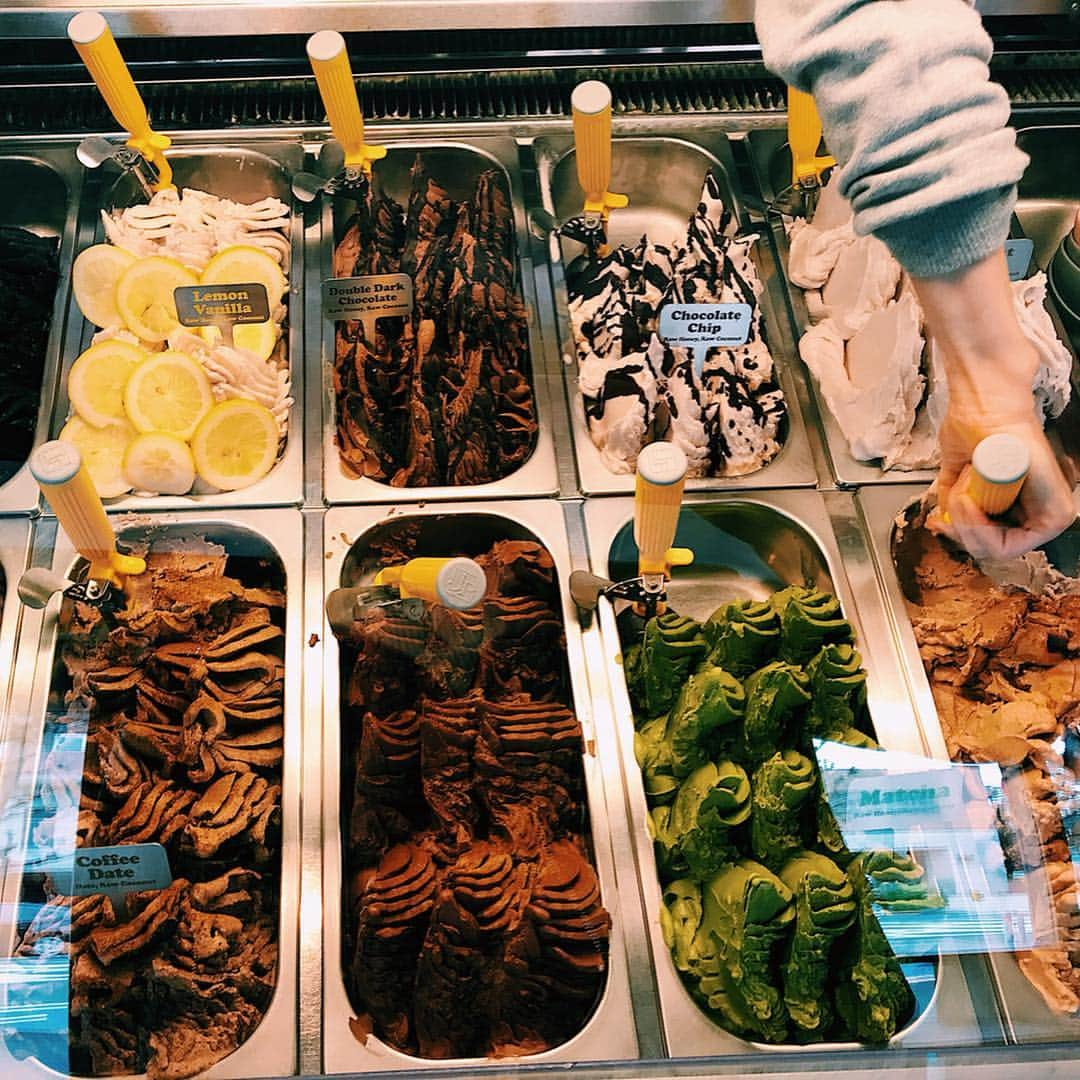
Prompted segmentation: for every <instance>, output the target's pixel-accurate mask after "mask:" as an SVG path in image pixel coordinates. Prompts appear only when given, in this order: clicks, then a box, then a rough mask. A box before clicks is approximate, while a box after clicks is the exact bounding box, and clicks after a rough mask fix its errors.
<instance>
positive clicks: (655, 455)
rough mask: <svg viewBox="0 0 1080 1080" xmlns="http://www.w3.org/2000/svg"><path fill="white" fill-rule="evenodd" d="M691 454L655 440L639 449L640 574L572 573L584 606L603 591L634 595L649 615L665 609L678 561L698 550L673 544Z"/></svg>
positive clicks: (687, 560)
mask: <svg viewBox="0 0 1080 1080" xmlns="http://www.w3.org/2000/svg"><path fill="white" fill-rule="evenodd" d="M686 469H687V461H686V455H685V454H684V453H683V452H682V450H680V449H679V447H677V446H676V445H675V444H674V443H669V442H655V443H650V444H649V445H648V446H646V447H645V449H644V450H642V451H641V453H640V454H639V455H638V462H637V480H636V482H635V486H634V542H635V543H636V544H637V547H638V576H637V577H635V578H629V579H628V580H626V581H618V582H612V581H608V580H607V579H606V578H602V577H598V576H597V575H596V574H590V573H588V572H586V571H584V570H575V571H574V572H573V573H572V574H571V575H570V595H571V596H572V597H573V599H574V603H576V604H577V606H578V607H579V608H581V609H582V610H583V611H594V610H595V609H596V605H597V603H598V602H599V599H600V597H601V596H606V597H607V598H608V599H610V600H615V599H620V600H629V601H631V602H632V603H633V604H634V605H635V607H637V608H639V609H640V612H641V614H643V615H644V617H645V618H646V619H650V618H652V617H653V616H654V615H656V614H658V613H659V612H660V611H662V610H663V608H664V605H665V604H666V602H667V582H668V579H669V578H670V577H671V568H672V567H673V566H689V565H690V564H691V563H692V562H693V561H694V553H693V552H692V551H690V550H689V549H688V548H676V547H672V546H671V545H672V543H673V542H674V540H675V530H676V528H677V526H678V524H679V509H680V507H681V506H682V497H683V488H684V486H685V484H686Z"/></svg>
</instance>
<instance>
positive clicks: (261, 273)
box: [202, 244, 286, 309]
mask: <svg viewBox="0 0 1080 1080" xmlns="http://www.w3.org/2000/svg"><path fill="white" fill-rule="evenodd" d="M249 281H257V282H259V283H260V284H261V285H265V286H266V295H267V298H268V299H269V301H270V307H271V309H273V307H274V305H275V304H278V303H280V302H281V297H282V296H283V295H284V293H285V288H286V281H285V275H284V274H283V273H282V272H281V267H280V266H278V264H277V262H276V261H275V259H274V257H273V256H272V255H267V254H266V252H265V251H260V250H259V248H257V247H249V246H248V245H246V244H237V245H235V246H233V247H227V248H225V249H224V250H222V251H219V252H218V253H217V254H216V255H215V256H214V257H213V258H212V259H211V260H210V261H209V262H208V263H207V264H206V269H205V270H204V271H203V272H202V284H203V285H246V284H247V283H248V282H249Z"/></svg>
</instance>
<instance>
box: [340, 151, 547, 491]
mask: <svg viewBox="0 0 1080 1080" xmlns="http://www.w3.org/2000/svg"><path fill="white" fill-rule="evenodd" d="M396 273H402V274H407V275H409V276H410V277H411V278H412V279H413V298H414V299H413V310H412V314H411V315H410V316H406V317H400V316H395V317H388V318H380V319H377V320H376V321H375V322H374V327H375V330H374V339H373V340H369V339H368V334H367V331H365V328H364V325H363V323H361V322H341V323H338V326H337V336H336V349H335V360H334V390H335V393H336V397H337V445H338V449H339V451H340V454H341V467H342V469H343V471H344V472H345V474H346V475H347V476H351V477H361V476H366V477H370V478H371V479H373V480H379V481H382V482H384V483H388V484H391V485H393V486H395V487H432V486H438V485H444V484H448V485H453V486H458V485H465V484H486V483H491V482H492V481H495V480H499V479H501V478H502V477H504V476H508V475H509V474H510V473H512V472H513V471H514V470H515V469H517V468H519V467H520V466H521V465H523V464H524V463H525V461H526V460H527V459H528V457H529V454H530V453H531V452H532V447H533V442H534V439H535V436H536V431H537V423H536V413H535V406H534V403H533V394H532V384H531V382H530V367H529V337H528V317H527V315H526V311H525V305H524V303H523V302H522V299H521V295H520V293H519V291H518V288H517V269H516V249H515V239H514V216H513V208H512V207H511V205H510V202H509V198H508V196H507V192H506V189H505V184H504V181H503V179H502V177H501V176H500V174H499V173H498V172H497V171H496V170H494V169H491V170H488V171H486V172H484V173H481V175H480V176H479V177H478V179H477V181H476V187H475V189H474V191H473V194H472V196H471V198H469V199H468V200H466V201H462V202H455V201H454V200H453V199H451V198H450V196H449V195H448V194H447V192H446V190H445V189H444V188H442V187H441V186H440V185H439V184H438V183H437V182H436V181H435V180H434V179H433V178H432V177H430V176H429V175H428V174H427V172H426V170H425V168H424V163H423V158H422V156H418V157H417V159H416V163H415V164H414V165H413V170H412V191H411V193H410V195H409V203H408V207H407V208H404V207H402V206H401V205H400V204H399V203H397V202H396V201H395V200H394V199H393V198H391V197H390V196H389V195H385V194H377V193H375V192H372V193H371V195H370V196H369V198H368V199H367V201H366V202H365V203H363V204H361V205H360V207H359V209H358V210H357V212H356V213H355V214H354V215H353V216H352V217H351V218H350V219H349V221H348V223H347V224H346V226H345V230H344V234H343V235H342V237H341V240H340V241H339V242H338V245H337V248H336V249H335V252H334V276H335V277H352V276H361V275H367V274H396Z"/></svg>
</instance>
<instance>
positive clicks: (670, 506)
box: [634, 442, 692, 575]
mask: <svg viewBox="0 0 1080 1080" xmlns="http://www.w3.org/2000/svg"><path fill="white" fill-rule="evenodd" d="M686 465H687V463H686V455H685V454H684V453H683V452H682V450H680V449H679V447H678V446H676V445H675V444H674V443H669V442H655V443H650V444H649V445H648V446H646V447H645V448H644V449H643V450H642V451H641V453H640V454H639V455H638V463H637V482H636V484H635V486H634V541H635V542H636V544H637V546H638V570H639V571H640V573H641V574H643V575H645V574H666V573H667V572H668V570H669V568H670V567H671V566H672V565H685V562H686V561H687V560H686V559H685V553H684V552H683V550H682V549H679V548H675V549H673V548H672V547H671V545H672V542H673V541H674V540H675V529H676V527H677V526H678V524H679V508H680V506H681V505H682V497H683V487H684V485H685V484H686ZM669 553H670V554H671V555H672V556H675V557H669ZM691 558H692V556H691Z"/></svg>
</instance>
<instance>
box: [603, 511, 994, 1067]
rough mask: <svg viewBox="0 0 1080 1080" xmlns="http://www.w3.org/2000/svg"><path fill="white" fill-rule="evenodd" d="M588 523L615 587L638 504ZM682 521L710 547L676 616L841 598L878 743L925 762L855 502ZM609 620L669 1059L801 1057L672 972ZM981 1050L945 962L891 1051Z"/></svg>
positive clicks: (681, 594)
mask: <svg viewBox="0 0 1080 1080" xmlns="http://www.w3.org/2000/svg"><path fill="white" fill-rule="evenodd" d="M585 521H586V528H587V535H588V541H589V551H590V558H591V562H592V567H593V571H594V572H595V573H597V574H600V575H602V576H604V577H612V578H614V579H616V580H617V579H618V578H619V577H625V576H627V573H628V572H629V573H634V572H636V568H635V567H633V566H631V565H629V564H628V563H627V562H625V561H618V560H614V561H613V560H612V559H611V553H612V552H613V549H614V546H615V544H616V541H619V542H620V547H621V551H622V553H623V554H622V559H625V558H626V553H627V552H628V547H627V541H628V540H629V539H630V538H631V537H632V531H631V530H632V521H633V501H632V500H630V499H605V500H594V501H590V502H587V503H586V505H585ZM681 522H682V524H681V531H680V533H679V534H677V535H676V543H677V544H680V545H682V546H688V543H689V539H688V538H689V537H690V536H696V537H698V538H700V540H701V543H699V545H698V551H697V556H698V558H697V561H696V563H695V565H694V566H691V567H689V568H684V569H676V571H675V575H674V579H673V581H672V583H671V586H670V589H669V597H670V600H671V605H672V607H673V608H674V610H676V611H679V612H681V613H683V614H686V615H689V616H691V617H692V618H695V619H699V620H700V619H705V618H707V617H708V616H709V615H710V614H711V613H712V612H713V611H714V610H715V609H716V608H717V607H718V606H719V605H720V604H721V603H722V602H724V601H725V600H730V599H734V598H737V597H744V596H745V597H751V598H754V599H758V598H764V597H766V596H768V595H769V594H770V593H771V592H773V591H774V589H775V588H777V587H782V584H788V583H802V582H803V581H811V582H813V583H814V584H816V585H817V586H819V587H821V588H825V589H830V590H832V591H834V592H835V594H836V596H837V597H838V598H839V600H840V603H841V606H842V607H843V610H844V613H845V615H846V616H847V618H848V619H849V620H850V621H851V624H852V626H853V627H854V629H855V633H856V637H857V641H858V645H859V651H860V653H861V654H862V658H863V664H864V667H865V668H866V671H867V676H868V678H867V690H868V697H869V706H870V712H871V715H872V717H873V718H874V722H875V728H876V732H877V737H878V740H879V741H880V742H881V743H882V745H884V746H885V747H886V748H887V749H890V750H899V751H905V752H909V753H915V754H922V753H924V752H925V750H924V746H923V740H922V737H921V733H920V732H919V729H918V726H917V724H916V723H915V718H914V716H913V714H912V711H911V707H910V703H909V702H908V700H907V695H906V690H905V687H904V684H903V681H902V678H901V675H900V671H899V667H898V665H897V662H896V657H895V655H894V653H893V651H892V650H891V648H889V647H888V645H887V644H885V643H886V642H887V639H888V633H889V631H888V623H887V618H886V615H885V612H884V609H883V608H882V605H881V602H880V597H879V596H878V594H877V586H876V581H875V579H874V574H873V569H872V566H871V564H870V560H869V556H868V554H867V552H866V550H865V548H864V547H863V546H862V544H861V537H860V536H859V532H858V528H857V526H856V525H855V524H854V511H853V507H852V505H851V500H850V496H847V495H845V494H843V493H832V494H831V495H830V497H829V500H828V505H827V503H826V500H825V499H824V498H823V497H822V496H821V495H820V494H819V493H817V492H810V491H786V492H772V491H770V492H752V493H751V492H747V493H738V494H735V495H729V496H720V495H714V496H695V497H692V498H690V499H687V500H686V501H685V502H684V504H683V510H682V518H681ZM710 528H715V529H717V530H719V529H723V530H724V531H725V532H728V533H729V536H730V538H731V539H730V546H728V547H727V548H726V550H725V548H721V547H719V546H716V547H714V546H713V545H714V544H715V545H720V544H723V543H725V538H724V537H723V536H722V535H721V534H720V533H719V532H717V533H716V534H715V535H714V534H711V533H710V532H709V529H710ZM682 530H685V531H682ZM706 537H708V538H709V547H708V548H707V549H706V547H705V543H704V540H705V538H706ZM841 553H842V554H841ZM849 567H851V571H852V572H851V573H850V574H849V573H848V568H849ZM778 582H779V583H780V584H778ZM599 612H600V625H601V630H602V637H603V645H604V655H605V662H606V668H607V673H608V682H609V684H610V688H611V698H612V704H613V708H614V712H615V724H616V728H617V732H618V742H619V752H620V755H621V758H622V767H623V778H624V782H625V785H626V791H627V805H628V810H629V814H630V820H631V829H632V832H633V836H634V848H635V855H636V859H637V865H638V875H639V885H640V888H641V891H642V896H643V900H644V906H645V914H646V920H647V922H648V933H649V938H650V942H651V946H652V959H653V966H654V971H655V976H656V981H657V987H658V991H659V997H660V1011H661V1021H662V1026H663V1031H664V1035H665V1038H666V1039H667V1044H668V1048H669V1051H670V1052H671V1053H672V1054H674V1055H676V1056H679V1057H686V1056H704V1055H716V1054H742V1053H748V1052H753V1051H754V1050H760V1051H763V1052H769V1051H777V1050H782V1049H789V1050H790V1049H794V1048H795V1047H793V1046H792V1045H791V1044H787V1045H786V1046H774V1045H768V1044H764V1043H756V1042H750V1041H747V1040H744V1039H741V1038H739V1037H738V1036H736V1035H732V1034H731V1033H729V1032H727V1031H726V1030H724V1029H723V1028H722V1027H721V1026H720V1025H719V1024H717V1023H714V1022H713V1021H712V1020H710V1019H709V1017H707V1016H706V1015H705V1013H704V1012H703V1011H702V1010H701V1009H700V1008H699V1007H698V1005H697V1004H696V1003H695V1002H694V1000H693V999H692V998H691V996H690V993H689V991H688V990H687V988H686V986H685V984H684V983H683V982H682V979H681V978H680V976H679V973H678V971H677V970H676V968H675V965H674V963H673V962H672V959H671V953H670V951H669V950H668V948H667V946H666V945H665V944H664V939H663V935H662V934H661V931H660V915H659V912H660V904H661V888H660V884H659V878H658V876H657V872H656V859H655V855H654V853H653V842H652V839H651V838H650V836H649V833H648V830H647V828H646V818H647V816H648V807H647V805H646V801H645V790H644V786H643V784H642V781H641V771H640V769H639V768H638V765H637V762H636V760H635V758H634V724H633V716H632V710H631V705H630V698H629V695H628V693H627V688H626V680H625V677H624V675H623V667H622V662H623V658H622V651H621V646H620V643H619V636H618V630H617V628H616V623H615V613H614V608H613V607H612V605H611V604H610V603H608V602H607V601H606V600H602V601H601V604H600V609H599ZM878 642H881V643H882V645H881V646H879V645H878ZM927 974H928V975H929V972H927ZM983 1039H984V1036H983V1035H982V1034H981V1032H980V1027H979V1023H978V1019H977V1016H976V1013H975V1009H974V1005H973V1003H972V1000H971V995H970V992H969V990H968V987H967V984H966V981H965V978H964V974H963V972H962V971H961V967H960V964H959V962H958V961H957V959H956V958H955V957H941V958H940V959H939V960H938V962H937V970H936V978H935V982H934V987H933V990H932V992H931V994H930V995H929V1001H928V1003H927V1004H926V1006H925V1008H924V1009H923V1011H922V1013H921V1014H920V1015H919V1016H917V1017H916V1018H915V1019H914V1020H913V1021H912V1022H911V1023H910V1024H909V1025H908V1026H907V1027H906V1028H905V1029H904V1030H903V1031H901V1032H900V1033H898V1034H897V1035H896V1036H895V1037H894V1038H893V1039H892V1040H891V1042H890V1046H894V1047H904V1048H913V1047H938V1046H945V1045H979V1044H980V1043H981V1042H982V1041H983ZM798 1049H799V1050H800V1051H802V1052H804V1053H807V1052H816V1051H821V1050H839V1049H852V1050H853V1049H865V1048H864V1047H862V1046H861V1044H858V1043H817V1044H814V1045H813V1046H805V1047H799V1048H798Z"/></svg>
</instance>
